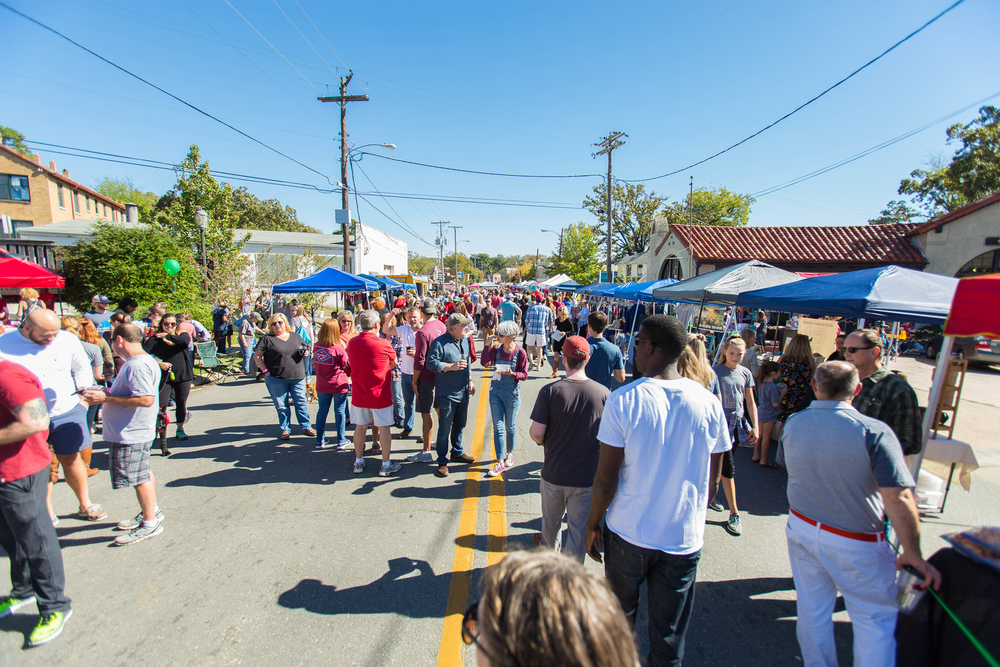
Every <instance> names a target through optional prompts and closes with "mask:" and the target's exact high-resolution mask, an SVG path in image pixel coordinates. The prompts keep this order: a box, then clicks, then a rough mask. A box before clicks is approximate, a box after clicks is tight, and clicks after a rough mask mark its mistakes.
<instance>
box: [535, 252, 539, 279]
mask: <svg viewBox="0 0 1000 667" xmlns="http://www.w3.org/2000/svg"><path fill="white" fill-rule="evenodd" d="M535 280H538V248H535Z"/></svg>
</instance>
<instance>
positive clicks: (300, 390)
mask: <svg viewBox="0 0 1000 667" xmlns="http://www.w3.org/2000/svg"><path fill="white" fill-rule="evenodd" d="M264 385H265V386H267V393H269V394H271V400H273V401H274V409H275V410H276V411H277V412H278V427H279V428H280V429H281V430H282V431H289V430H291V427H292V422H291V410H289V408H288V399H291V401H292V405H293V406H294V407H295V418H296V419H297V420H298V422H299V426H301V427H302V429H303V430H305V429H308V428H312V424H310V423H309V406H308V404H307V403H306V380H305V378H302V379H301V380H279V379H278V378H275V377H271V376H270V375H265V376H264Z"/></svg>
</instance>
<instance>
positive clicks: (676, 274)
mask: <svg viewBox="0 0 1000 667" xmlns="http://www.w3.org/2000/svg"><path fill="white" fill-rule="evenodd" d="M683 273H684V272H683V271H682V270H681V261H680V260H679V259H677V258H676V257H670V258H669V259H667V260H666V261H665V262H663V266H662V267H660V278H659V279H660V280H663V279H664V278H673V279H674V280H683V279H684V275H683Z"/></svg>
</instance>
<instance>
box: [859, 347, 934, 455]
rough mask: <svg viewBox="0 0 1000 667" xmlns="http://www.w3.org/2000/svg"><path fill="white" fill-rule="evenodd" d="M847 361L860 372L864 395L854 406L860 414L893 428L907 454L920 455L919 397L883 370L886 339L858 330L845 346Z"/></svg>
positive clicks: (901, 379) (891, 374)
mask: <svg viewBox="0 0 1000 667" xmlns="http://www.w3.org/2000/svg"><path fill="white" fill-rule="evenodd" d="M844 359H845V360H846V361H847V362H848V363H849V364H852V365H853V366H854V367H855V368H857V369H858V376H859V377H860V378H861V392H860V393H859V394H858V395H857V396H855V397H854V400H853V401H852V405H853V406H854V407H855V408H856V409H857V411H858V412H860V413H861V414H863V415H865V416H867V417H874V418H875V419H878V420H879V421H883V422H885V423H886V424H888V425H889V428H891V429H892V432H893V433H895V434H896V438H897V439H898V440H899V444H900V445H902V447H903V454H906V455H907V456H909V455H911V454H917V453H919V452H920V441H921V437H920V430H921V428H922V425H921V417H920V405H919V404H918V403H917V394H916V393H915V392H914V391H913V387H911V386H910V385H909V384H908V383H907V382H906V380H904V379H903V378H901V377H900V376H898V375H896V374H895V373H890V372H889V371H888V370H886V369H885V368H883V367H882V336H881V335H880V334H879V332H878V331H875V330H873V329H858V330H857V331H854V332H852V333H851V335H849V336H848V337H847V340H846V341H845V343H844Z"/></svg>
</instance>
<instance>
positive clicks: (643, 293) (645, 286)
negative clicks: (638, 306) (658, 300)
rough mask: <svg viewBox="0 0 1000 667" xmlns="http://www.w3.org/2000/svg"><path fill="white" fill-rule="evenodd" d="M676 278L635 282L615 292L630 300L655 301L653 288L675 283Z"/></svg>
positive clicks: (621, 297)
mask: <svg viewBox="0 0 1000 667" xmlns="http://www.w3.org/2000/svg"><path fill="white" fill-rule="evenodd" d="M675 282H677V281H676V280H674V279H673V278H664V279H663V280H650V281H648V282H644V283H634V284H632V285H627V286H626V285H623V286H622V288H621V289H618V290H617V291H616V292H615V296H617V297H618V298H619V299H627V300H629V301H645V302H647V303H649V302H652V301H653V290H655V289H657V288H659V287H666V286H667V285H673V284H674V283H675Z"/></svg>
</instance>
